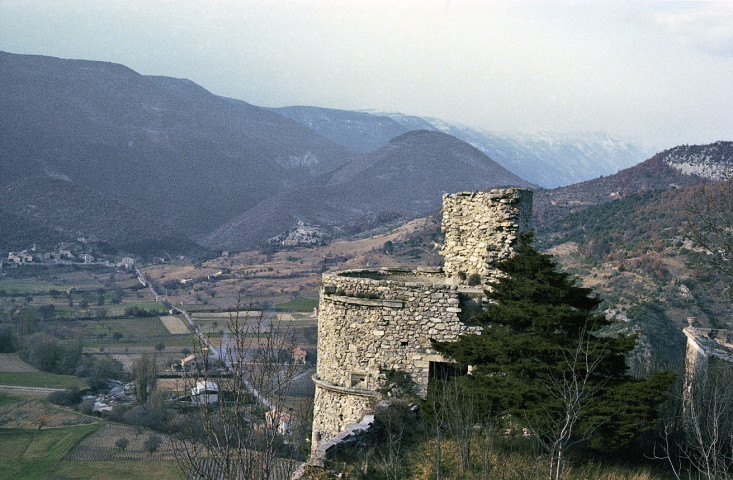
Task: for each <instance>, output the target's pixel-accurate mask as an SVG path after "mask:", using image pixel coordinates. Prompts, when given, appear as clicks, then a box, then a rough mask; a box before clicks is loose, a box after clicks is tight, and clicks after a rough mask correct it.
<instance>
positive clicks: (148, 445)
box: [143, 435, 163, 455]
mask: <svg viewBox="0 0 733 480" xmlns="http://www.w3.org/2000/svg"><path fill="white" fill-rule="evenodd" d="M161 443H163V440H162V439H161V438H160V435H149V436H148V438H146V439H145V441H144V442H143V448H145V450H147V451H148V453H149V454H150V455H153V454H154V453H155V452H156V451H157V450H158V448H160V444H161Z"/></svg>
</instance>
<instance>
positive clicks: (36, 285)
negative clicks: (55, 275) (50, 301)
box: [0, 280, 69, 294]
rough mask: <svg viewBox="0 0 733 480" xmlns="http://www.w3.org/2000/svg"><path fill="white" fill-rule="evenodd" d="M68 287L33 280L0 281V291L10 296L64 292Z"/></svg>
mask: <svg viewBox="0 0 733 480" xmlns="http://www.w3.org/2000/svg"><path fill="white" fill-rule="evenodd" d="M67 288H69V286H68V285H54V284H53V283H49V282H43V281H35V280H0V290H4V291H5V292H7V293H11V294H23V293H46V292H48V291H50V290H58V291H65V290H66V289H67Z"/></svg>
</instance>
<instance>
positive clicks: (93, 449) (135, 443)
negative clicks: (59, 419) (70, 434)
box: [66, 423, 175, 461]
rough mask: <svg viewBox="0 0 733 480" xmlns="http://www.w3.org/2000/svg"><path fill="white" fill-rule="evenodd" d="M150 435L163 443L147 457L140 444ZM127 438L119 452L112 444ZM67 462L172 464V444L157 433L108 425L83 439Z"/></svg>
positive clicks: (114, 424)
mask: <svg viewBox="0 0 733 480" xmlns="http://www.w3.org/2000/svg"><path fill="white" fill-rule="evenodd" d="M150 435H157V436H159V437H160V439H161V440H162V443H161V445H160V447H159V448H158V450H157V451H156V452H154V453H153V454H150V453H149V452H148V451H147V450H145V447H144V446H143V443H144V442H145V439H147V438H148V437H149V436H150ZM120 438H126V439H127V441H128V442H129V443H128V445H127V448H125V449H124V450H120V449H119V448H117V447H116V446H115V442H116V441H117V440H118V439H120ZM66 460H68V461H100V460H102V461H104V460H175V455H174V454H173V446H172V444H171V441H170V440H169V439H168V438H167V437H165V436H163V435H160V434H159V433H154V432H152V431H150V430H144V429H142V428H140V429H136V428H134V427H131V426H129V425H120V424H117V423H107V424H105V425H103V426H102V428H100V429H99V430H97V431H96V432H94V433H93V434H91V435H89V436H87V437H85V438H84V439H82V441H81V442H79V443H78V444H76V446H74V448H72V449H71V451H70V452H69V454H68V455H67V456H66Z"/></svg>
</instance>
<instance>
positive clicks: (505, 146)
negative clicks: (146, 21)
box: [273, 106, 655, 188]
mask: <svg viewBox="0 0 733 480" xmlns="http://www.w3.org/2000/svg"><path fill="white" fill-rule="evenodd" d="M273 111H276V112H278V113H281V114H283V115H286V116H288V117H290V118H292V119H294V120H296V121H298V122H300V123H302V124H303V125H306V126H308V127H309V128H312V129H314V130H316V131H317V132H319V133H320V134H322V135H323V136H325V137H327V138H330V139H331V140H333V141H334V142H336V143H339V144H341V145H344V146H346V147H347V148H350V149H352V150H354V151H359V152H364V153H366V152H368V151H371V150H373V149H374V148H376V147H377V146H381V145H384V144H385V143H386V142H387V141H388V140H389V139H391V138H393V137H395V136H397V135H399V134H402V133H405V132H407V131H410V130H432V131H438V132H443V133H448V134H450V135H453V136H454V137H456V138H459V139H461V140H463V141H464V142H467V143H469V144H471V145H472V146H474V147H476V148H477V149H479V150H481V151H482V152H483V153H485V154H486V155H488V156H489V157H491V159H492V160H494V161H495V162H497V163H498V164H499V165H501V166H503V167H504V168H506V169H507V170H509V171H511V172H512V173H515V174H517V175H519V176H520V177H522V178H524V179H525V180H527V181H529V182H532V183H535V184H537V185H539V186H541V187H545V188H553V187H558V186H562V185H568V184H571V183H577V182H582V181H584V180H590V179H592V178H596V177H599V176H601V175H609V174H613V173H616V172H617V171H619V170H621V169H623V168H627V167H630V166H632V165H636V164H637V163H639V162H641V161H642V160H645V159H647V158H649V156H651V155H652V154H653V153H655V152H654V151H653V150H652V149H651V148H648V147H644V146H642V145H640V144H637V143H634V142H632V141H629V140H622V139H618V138H613V137H611V136H609V135H608V134H605V133H601V132H596V133H576V134H551V133H544V134H526V133H524V134H523V133H500V132H489V131H486V130H481V129H477V128H471V127H467V126H465V125H458V124H451V123H448V122H445V121H443V120H440V119H437V118H431V117H427V118H421V117H416V116H411V115H403V114H401V113H385V112H378V111H365V112H351V111H345V110H334V109H327V108H318V107H302V106H301V107H283V108H277V109H273Z"/></svg>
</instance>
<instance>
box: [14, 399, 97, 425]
mask: <svg viewBox="0 0 733 480" xmlns="http://www.w3.org/2000/svg"><path fill="white" fill-rule="evenodd" d="M41 420H43V421H44V422H45V423H44V424H43V428H44V429H47V428H61V427H73V426H78V425H92V424H94V423H98V420H97V419H96V418H94V417H90V416H89V415H83V414H81V413H78V412H75V411H73V410H68V409H65V408H60V407H56V406H54V405H51V404H48V403H46V402H42V401H40V400H26V399H18V400H15V401H12V402H9V403H6V404H3V405H0V428H25V429H34V428H38V426H39V422H40V421H41Z"/></svg>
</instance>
